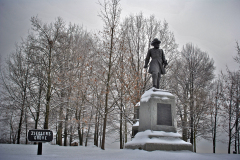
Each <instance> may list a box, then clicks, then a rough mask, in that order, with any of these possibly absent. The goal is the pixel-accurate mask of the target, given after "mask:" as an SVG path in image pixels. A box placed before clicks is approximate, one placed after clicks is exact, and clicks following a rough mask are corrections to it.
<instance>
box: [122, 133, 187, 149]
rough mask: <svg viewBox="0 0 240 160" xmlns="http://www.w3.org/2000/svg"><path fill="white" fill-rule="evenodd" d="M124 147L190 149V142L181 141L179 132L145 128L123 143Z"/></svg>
mask: <svg viewBox="0 0 240 160" xmlns="http://www.w3.org/2000/svg"><path fill="white" fill-rule="evenodd" d="M125 148H126V149H143V150H146V151H155V150H165V151H180V150H188V151H192V144H191V143H189V142H185V141H183V140H182V139H181V135H180V134H179V133H174V132H164V131H151V130H146V131H143V132H138V133H137V134H136V135H135V138H133V139H132V141H131V142H128V143H126V144H125Z"/></svg>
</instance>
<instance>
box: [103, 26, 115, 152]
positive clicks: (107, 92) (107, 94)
mask: <svg viewBox="0 0 240 160" xmlns="http://www.w3.org/2000/svg"><path fill="white" fill-rule="evenodd" d="M113 33H114V28H113V27H112V28H111V44H110V53H109V61H108V76H107V86H106V94H105V109H104V119H103V135H102V146H101V149H103V150H104V149H105V136H106V127H107V114H108V96H109V91H110V84H109V83H110V80H111V69H112V53H113Z"/></svg>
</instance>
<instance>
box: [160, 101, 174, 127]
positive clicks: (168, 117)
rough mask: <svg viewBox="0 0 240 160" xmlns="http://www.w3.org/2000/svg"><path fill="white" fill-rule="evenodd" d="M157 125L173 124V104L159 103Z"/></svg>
mask: <svg viewBox="0 0 240 160" xmlns="http://www.w3.org/2000/svg"><path fill="white" fill-rule="evenodd" d="M157 125H167V126H172V112H171V104H163V103H158V104H157Z"/></svg>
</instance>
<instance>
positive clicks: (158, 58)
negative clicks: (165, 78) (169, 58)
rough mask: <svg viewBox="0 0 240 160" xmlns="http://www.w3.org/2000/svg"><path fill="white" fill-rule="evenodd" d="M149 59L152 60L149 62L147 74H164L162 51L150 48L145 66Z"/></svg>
mask: <svg viewBox="0 0 240 160" xmlns="http://www.w3.org/2000/svg"><path fill="white" fill-rule="evenodd" d="M150 57H151V58H152V60H151V62H150V67H149V70H148V72H149V73H151V74H152V73H153V72H159V73H161V74H166V70H165V68H164V67H163V62H165V61H166V59H165V55H164V53H163V50H162V49H156V48H152V49H149V50H148V53H147V57H146V59H145V66H147V65H148V62H149V59H150Z"/></svg>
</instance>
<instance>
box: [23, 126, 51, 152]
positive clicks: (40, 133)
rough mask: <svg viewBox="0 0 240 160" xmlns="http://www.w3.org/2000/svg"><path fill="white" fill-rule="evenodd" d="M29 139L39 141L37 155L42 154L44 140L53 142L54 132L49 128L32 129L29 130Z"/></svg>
mask: <svg viewBox="0 0 240 160" xmlns="http://www.w3.org/2000/svg"><path fill="white" fill-rule="evenodd" d="M28 140H29V141H32V142H38V151H37V155H42V142H51V141H52V140H53V132H52V131H51V130H47V129H32V130H29V131H28Z"/></svg>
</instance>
